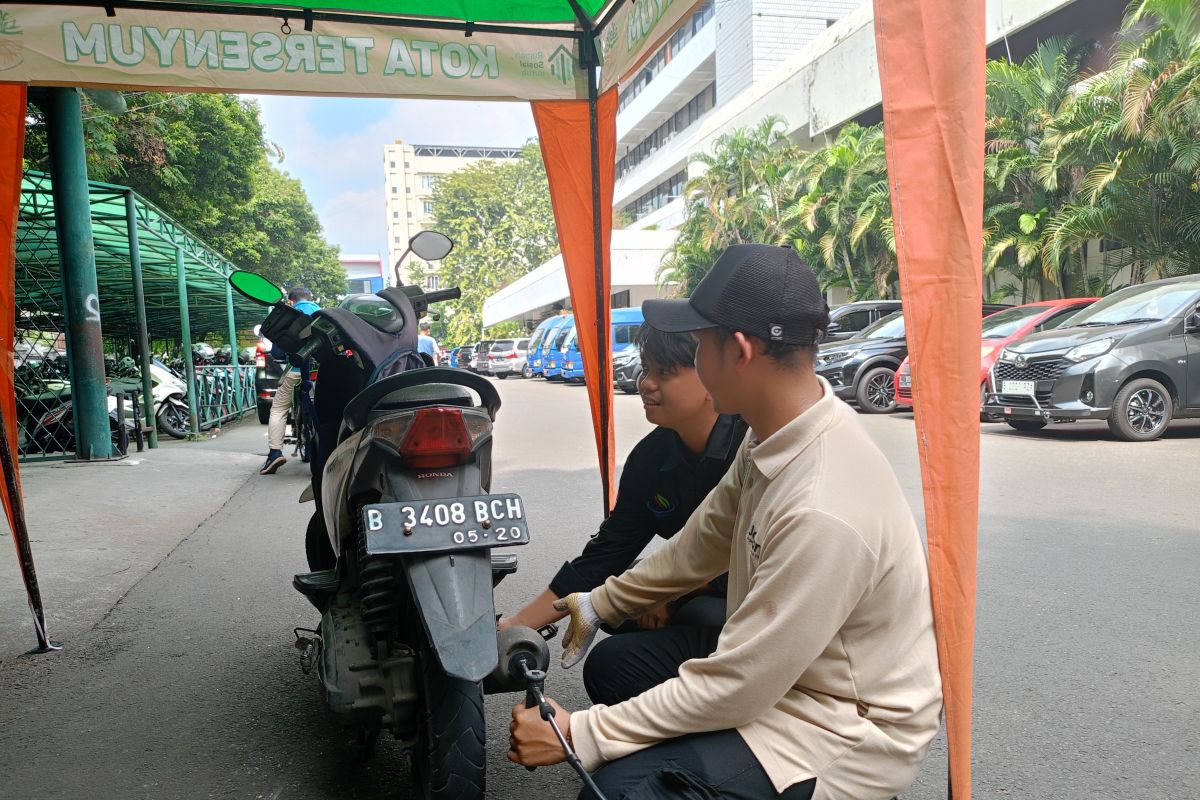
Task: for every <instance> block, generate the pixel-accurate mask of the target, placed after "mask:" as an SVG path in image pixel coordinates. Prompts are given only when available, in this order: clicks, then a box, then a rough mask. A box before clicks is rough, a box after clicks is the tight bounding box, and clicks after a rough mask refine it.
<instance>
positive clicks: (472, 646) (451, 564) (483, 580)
mask: <svg viewBox="0 0 1200 800" xmlns="http://www.w3.org/2000/svg"><path fill="white" fill-rule="evenodd" d="M404 567H405V569H406V570H407V572H408V585H409V586H410V587H411V588H412V594H413V600H414V601H415V603H416V606H417V610H418V611H419V612H420V614H421V624H422V625H423V626H424V627H425V633H426V635H427V636H428V637H429V643H430V645H431V646H432V648H433V651H434V652H435V653H437V658H438V661H439V662H440V663H441V665H442V669H443V670H444V671H445V673H446V674H447V675H449V676H450V677H452V678H461V679H462V680H466V681H475V682H477V681H481V680H483V679H484V678H486V677H487V676H488V675H489V674H491V672H492V670H494V669H495V668H496V664H497V662H498V660H499V656H498V654H497V651H496V607H495V604H494V603H493V602H492V559H491V551H489V550H465V551H461V552H457V553H446V554H435V555H427V556H425V555H423V556H413V557H410V558H407V559H405V563H404Z"/></svg>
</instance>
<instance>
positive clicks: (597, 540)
mask: <svg viewBox="0 0 1200 800" xmlns="http://www.w3.org/2000/svg"><path fill="white" fill-rule="evenodd" d="M745 437H746V423H745V422H744V421H742V419H741V417H734V416H729V415H726V414H722V415H720V416H719V417H717V423H716V424H715V425H714V426H713V429H712V433H710V434H709V435H708V445H707V446H706V447H705V449H704V453H703V454H702V455H700V456H698V457H697V456H694V455H692V454H691V453H689V452H688V450H687V448H686V447H685V446H684V444H683V440H682V439H680V438H679V434H677V433H675V431H673V430H670V429H669V428H655V429H654V430H652V431H651V432H650V433H648V434H647V435H646V437H645V438H644V439H642V440H641V441H640V442H638V443H637V445H636V446H635V447H634V448H633V452H631V453H630V454H629V458H628V459H626V461H625V468H624V469H623V470H622V471H621V485H620V488H619V490H618V492H617V504H616V507H615V508H613V512H612V514H611V515H610V516H609V518H608V519H606V520H604V522H602V523H601V524H600V530H599V532H597V533H596V535H595V536H593V537H592V539H591V541H589V542H588V543H587V546H586V547H584V548H583V552H582V553H581V554H579V555H578V556H576V557H575V558H574V559H572V560H571V561H568V562H566V563H565V564H563V565H562V569H560V570H559V571H558V574H557V575H555V576H554V580H552V581H550V591H552V592H553V593H554V594H555V595H557V596H558V597H566V596H567V595H569V594H571V593H572V592H588V591H591V590H592V589H594V588H596V587H597V586H599V585H600V584H602V583H604V581H606V580H607V579H608V578H610V577H611V576H613V575H620V574H621V573H622V572H624V571H625V570H627V569H628V568H629V567H630V565H632V564H633V562H634V561H636V560H637V558H638V556H639V555H641V553H642V550H644V549H645V548H646V545H647V544H649V543H650V540H651V539H653V538H654V537H655V536H661V537H662V538H664V539H670V538H671V537H672V536H674V535H675V534H677V533H679V529H680V528H682V527H683V523H685V522H687V519H688V517H690V516H691V515H692V512H693V511H695V510H696V507H697V506H699V505H700V501H701V500H703V499H704V498H705V497H707V496H708V493H709V492H711V491H712V489H713V487H714V486H716V485H717V482H718V481H720V480H721V478H722V476H724V475H725V472H726V470H728V469H729V465H730V464H731V463H732V462H733V458H734V455H735V454H736V453H737V449H738V446H739V445H741V443H742V439H744V438H745Z"/></svg>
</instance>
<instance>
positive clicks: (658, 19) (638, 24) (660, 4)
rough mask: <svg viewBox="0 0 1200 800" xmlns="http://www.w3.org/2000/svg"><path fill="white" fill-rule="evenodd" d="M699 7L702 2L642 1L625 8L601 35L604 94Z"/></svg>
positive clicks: (601, 70) (627, 4)
mask: <svg viewBox="0 0 1200 800" xmlns="http://www.w3.org/2000/svg"><path fill="white" fill-rule="evenodd" d="M697 4H698V0H638V2H636V3H625V4H624V5H622V6H621V7H620V8H619V9H618V10H617V13H616V14H615V15H614V16H613V18H612V22H610V23H609V24H608V26H607V27H605V29H604V31H603V32H602V33H601V35H600V42H599V45H600V52H601V69H600V89H601V91H604V90H606V89H611V88H612V87H613V86H616V85H617V83H618V81H621V80H624V79H625V78H626V77H627V76H628V75H629V73H630V72H632V71H633V70H635V69H637V68H638V67H639V66H641V63H642V62H643V61H645V60H646V58H647V57H649V56H650V55H651V54H652V53H654V51H655V50H656V49H657V48H658V46H659V45H660V44H661V43H662V42H663V40H664V39H666V38H667V37H668V36H670V35H671V34H672V33H674V32H675V28H677V27H678V26H679V23H680V22H681V21H683V19H684V18H685V17H687V15H688V14H691V13H692V11H693V10H694V9H695V8H696V6H697Z"/></svg>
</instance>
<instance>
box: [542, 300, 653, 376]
mask: <svg viewBox="0 0 1200 800" xmlns="http://www.w3.org/2000/svg"><path fill="white" fill-rule="evenodd" d="M645 321H646V318H645V317H643V316H642V309H641V307H640V306H639V307H637V308H614V309H613V310H612V319H611V321H610V327H609V329H610V330H611V331H612V337H611V338H610V339H609V347H611V348H612V358H613V368H614V369H615V368H616V364H617V359H618V357H623V356H624V355H625V354H627V353H629V352H631V351H633V352H636V351H637V332H638V328H640V327H641V326H642V323H643V322H645ZM562 376H563V380H566V381H570V382H572V383H583V356H582V355H580V353H579V337H578V336H577V335H575V334H574V333H573V334H572V335H571V336H569V337H568V338H567V341H566V343H565V352H564V353H563V365H562Z"/></svg>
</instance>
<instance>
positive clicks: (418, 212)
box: [383, 140, 521, 289]
mask: <svg viewBox="0 0 1200 800" xmlns="http://www.w3.org/2000/svg"><path fill="white" fill-rule="evenodd" d="M520 155H521V148H519V147H448V146H443V145H428V144H406V143H405V142H403V141H400V140H396V142H395V144H388V145H384V147H383V168H384V176H385V178H384V192H385V200H386V203H387V226H388V260H387V264H386V269H385V273H386V275H385V282H386V283H387V284H388V285H391V284H393V283H394V282H395V277H394V275H393V268H394V267H395V264H396V260H397V259H398V258H400V256H401V255H402V254H403V253H404V250H405V248H407V247H408V240H409V239H411V238H412V237H413V236H414V235H415V234H416V233H417V232H418V231H422V230H425V229H426V228H427V227H429V224H430V222H431V220H432V217H433V187H434V186H435V185H436V184H437V181H438V179H439V178H440V177H442V176H443V175H447V174H449V173H451V172H454V171H455V170H460V169H463V168H464V167H468V166H470V165H471V164H474V163H475V162H476V161H481V160H483V159H491V160H497V161H499V160H504V159H513V158H519V157H520ZM403 272H404V278H405V280H406V281H407V282H408V283H420V284H422V285H423V286H425V288H427V289H436V288H439V287H438V268H437V266H436V265H431V264H426V263H424V262H422V261H420V260H418V259H414V258H413V257H412V256H409V257H408V258H407V259H406V260H405V265H404V268H403Z"/></svg>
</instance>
